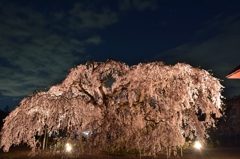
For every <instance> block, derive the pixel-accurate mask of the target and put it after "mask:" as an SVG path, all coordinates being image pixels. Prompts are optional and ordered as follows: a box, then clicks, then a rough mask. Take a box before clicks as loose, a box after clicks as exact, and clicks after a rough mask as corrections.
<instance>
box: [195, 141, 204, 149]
mask: <svg viewBox="0 0 240 159" xmlns="http://www.w3.org/2000/svg"><path fill="white" fill-rule="evenodd" d="M193 147H194V148H196V149H198V150H199V149H201V148H202V144H201V143H200V142H199V141H196V142H195V143H194V146H193Z"/></svg>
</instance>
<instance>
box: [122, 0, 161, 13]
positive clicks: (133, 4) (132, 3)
mask: <svg viewBox="0 0 240 159" xmlns="http://www.w3.org/2000/svg"><path fill="white" fill-rule="evenodd" d="M157 8H158V7H157V1H155V0H119V9H120V10H121V11H128V10H132V9H136V10H139V11H144V10H147V9H149V10H156V9H157Z"/></svg>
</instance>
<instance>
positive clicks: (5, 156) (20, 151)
mask: <svg viewBox="0 0 240 159" xmlns="http://www.w3.org/2000/svg"><path fill="white" fill-rule="evenodd" d="M29 152H30V150H29V149H28V148H26V147H14V148H11V149H10V151H9V152H7V153H4V152H3V151H2V150H0V159H26V158H31V157H30V156H28V154H29ZM33 158H34V159H61V158H62V159H65V158H70V157H68V156H59V155H53V154H50V153H45V154H41V155H37V156H34V157H33ZM78 158H79V159H139V158H140V156H138V155H131V156H130V155H128V156H108V155H98V156H97V155H95V156H94V155H92V156H90V155H84V156H80V157H78ZM78 158H77V159H78ZM152 158H153V157H150V156H141V159H152ZM166 158H167V157H166V156H156V157H155V159H166ZM239 158H240V147H232V148H204V149H202V150H201V151H195V150H192V149H190V150H187V151H185V152H184V155H183V157H179V156H172V157H170V158H169V159H239Z"/></svg>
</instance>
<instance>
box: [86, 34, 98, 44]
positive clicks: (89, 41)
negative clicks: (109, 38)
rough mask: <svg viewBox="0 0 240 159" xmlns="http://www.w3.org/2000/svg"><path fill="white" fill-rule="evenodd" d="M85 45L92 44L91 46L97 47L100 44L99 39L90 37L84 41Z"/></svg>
mask: <svg viewBox="0 0 240 159" xmlns="http://www.w3.org/2000/svg"><path fill="white" fill-rule="evenodd" d="M86 43H88V44H93V45H99V44H100V43H101V37H99V36H92V37H90V38H88V39H87V40H86Z"/></svg>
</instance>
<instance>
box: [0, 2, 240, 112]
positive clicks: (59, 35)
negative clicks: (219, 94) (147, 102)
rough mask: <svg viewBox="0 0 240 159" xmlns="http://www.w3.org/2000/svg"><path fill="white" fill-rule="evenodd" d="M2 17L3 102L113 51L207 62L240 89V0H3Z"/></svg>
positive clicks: (121, 56)
mask: <svg viewBox="0 0 240 159" xmlns="http://www.w3.org/2000/svg"><path fill="white" fill-rule="evenodd" d="M0 24H1V25H0V72H1V73H0V108H4V107H5V106H6V105H9V106H10V109H12V108H14V107H15V106H17V105H18V103H19V102H20V100H21V99H22V98H23V97H26V96H27V95H29V94H31V93H32V92H33V91H34V90H37V89H40V90H47V89H48V88H49V86H51V85H55V84H57V83H60V82H61V81H62V80H64V78H65V77H66V76H67V74H68V72H69V71H68V70H69V69H71V68H72V67H75V66H76V65H79V64H85V63H86V62H87V61H89V60H90V61H102V62H104V61H106V60H107V59H108V58H112V59H114V60H118V61H122V62H125V63H127V64H128V65H134V64H138V63H140V62H151V61H163V62H165V63H166V64H172V65H173V64H176V63H177V62H185V63H188V64H190V65H192V66H194V67H199V66H201V68H204V69H206V70H210V69H211V70H212V72H213V75H214V76H215V77H217V78H220V79H222V80H224V81H223V82H222V84H223V85H224V86H225V89H224V93H223V95H224V96H227V97H228V96H229V97H230V96H234V95H240V80H228V79H226V78H225V76H226V75H227V74H228V73H229V72H231V71H232V70H233V69H234V68H235V67H237V66H238V65H239V64H240V62H239V61H240V60H239V59H240V1H238V0H91V1H88V0H79V1H77V0H75V1H74V0H72V1H65V0H59V1H51V0H48V1H44V0H41V1H37V0H35V1H34V0H32V1H30V0H28V1H27V0H25V1H23V0H2V1H0Z"/></svg>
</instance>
